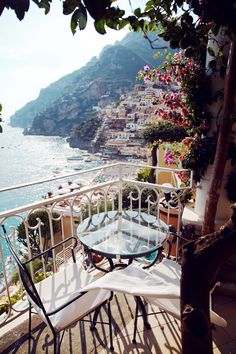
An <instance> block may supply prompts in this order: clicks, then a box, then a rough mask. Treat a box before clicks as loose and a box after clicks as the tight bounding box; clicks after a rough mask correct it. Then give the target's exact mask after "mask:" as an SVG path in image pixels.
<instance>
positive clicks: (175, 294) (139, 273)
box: [84, 264, 179, 298]
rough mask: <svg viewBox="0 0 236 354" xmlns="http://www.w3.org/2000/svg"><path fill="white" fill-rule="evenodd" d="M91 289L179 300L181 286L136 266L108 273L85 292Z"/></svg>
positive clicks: (132, 265) (86, 288) (87, 287)
mask: <svg viewBox="0 0 236 354" xmlns="http://www.w3.org/2000/svg"><path fill="white" fill-rule="evenodd" d="M91 289H107V290H113V291H117V292H121V293H126V294H130V295H134V296H153V297H157V296H158V297H162V298H167V297H168V298H179V284H178V285H176V284H173V283H172V282H167V281H166V280H165V279H163V277H160V276H159V275H158V274H151V273H150V272H149V271H147V270H146V269H142V268H141V267H140V266H137V265H135V264H131V265H129V266H128V267H126V268H124V269H121V270H117V271H114V272H111V273H108V274H106V275H104V276H103V277H101V278H99V279H98V280H96V281H95V282H93V283H92V284H91V285H89V286H86V287H85V288H84V290H85V291H88V290H91Z"/></svg>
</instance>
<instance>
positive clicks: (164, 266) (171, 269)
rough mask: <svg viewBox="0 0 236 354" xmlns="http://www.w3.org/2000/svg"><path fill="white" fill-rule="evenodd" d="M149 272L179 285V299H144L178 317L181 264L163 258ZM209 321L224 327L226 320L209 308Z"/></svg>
mask: <svg viewBox="0 0 236 354" xmlns="http://www.w3.org/2000/svg"><path fill="white" fill-rule="evenodd" d="M150 273H151V274H153V275H157V276H160V277H162V278H163V279H164V280H165V281H166V282H171V283H173V284H175V285H176V286H179V299H173V298H172V299H171V298H169V299H164V298H160V297H156V298H153V297H146V301H147V302H148V303H150V304H152V305H154V306H158V307H159V308H160V309H161V310H164V311H166V312H168V313H169V314H170V315H172V316H173V317H175V318H178V319H180V279H181V266H180V265H179V264H178V263H176V262H175V261H172V260H170V259H167V258H164V259H163V260H162V262H161V263H159V264H158V265H156V266H155V267H152V268H151V269H150ZM210 319H211V323H214V324H216V325H218V326H221V327H226V326H227V322H226V321H225V320H224V318H222V317H220V316H219V315H218V314H217V313H215V312H214V311H213V310H212V309H210Z"/></svg>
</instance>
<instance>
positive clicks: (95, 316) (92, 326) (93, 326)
mask: <svg viewBox="0 0 236 354" xmlns="http://www.w3.org/2000/svg"><path fill="white" fill-rule="evenodd" d="M100 310H101V306H99V307H97V308H96V310H95V311H94V315H93V320H92V323H91V326H90V330H91V331H92V330H94V329H95V326H96V322H97V319H98V315H99V312H100Z"/></svg>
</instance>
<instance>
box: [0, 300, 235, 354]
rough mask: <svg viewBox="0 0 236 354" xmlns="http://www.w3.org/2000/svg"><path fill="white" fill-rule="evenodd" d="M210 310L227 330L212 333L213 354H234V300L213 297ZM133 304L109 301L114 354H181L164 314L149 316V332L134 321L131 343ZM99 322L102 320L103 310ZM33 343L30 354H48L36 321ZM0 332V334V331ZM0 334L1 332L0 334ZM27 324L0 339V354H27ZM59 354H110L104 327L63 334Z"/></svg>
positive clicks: (48, 340)
mask: <svg viewBox="0 0 236 354" xmlns="http://www.w3.org/2000/svg"><path fill="white" fill-rule="evenodd" d="M214 303H215V306H214V309H215V310H216V312H218V313H219V314H220V315H222V316H223V317H224V318H225V319H226V320H227V321H228V326H227V328H220V327H216V329H214V330H213V338H214V342H213V348H214V354H218V353H223V354H230V353H231V354H236V299H235V298H232V297H229V296H224V295H216V296H215V301H214ZM134 306H135V302H134V299H133V298H132V297H131V296H124V295H118V296H115V297H114V299H113V301H112V315H113V332H114V352H113V353H114V354H121V353H125V354H128V353H134V354H136V353H137V354H149V353H151V354H159V353H160V354H178V353H181V337H180V322H179V321H177V320H175V319H174V318H173V317H171V316H170V315H167V314H165V313H162V314H158V315H153V316H149V323H150V325H151V329H150V330H146V329H145V328H144V327H143V321H142V318H139V320H138V333H137V337H136V341H137V343H136V344H133V343H132V337H133V313H134ZM100 317H101V319H104V320H106V313H105V310H103V311H102V313H101V316H100ZM34 328H35V330H34V340H33V341H32V351H31V353H52V352H53V345H52V336H51V334H50V331H49V330H48V329H47V328H46V327H45V326H44V325H42V323H41V322H40V321H39V319H38V318H36V317H35V318H34ZM0 331H1V330H0ZM0 333H1V332H0ZM26 334H27V321H26V322H24V323H22V324H21V325H19V326H17V327H13V328H12V330H11V331H10V332H8V333H7V334H5V335H4V337H1V338H0V343H1V344H0V350H1V353H19V354H21V353H22V354H23V353H27V350H28V349H27V345H28V340H27V335H26ZM61 353H63V354H64V353H66V354H67V353H79V354H87V353H99V354H105V353H110V350H109V337H108V328H107V326H101V325H97V330H96V331H94V332H91V331H90V329H89V324H88V323H86V324H82V323H80V324H77V325H76V326H74V327H73V328H71V329H70V330H68V331H67V332H66V333H65V336H64V338H63V341H62V346H61ZM193 354H195V353H194V351H193ZM198 354H200V353H198Z"/></svg>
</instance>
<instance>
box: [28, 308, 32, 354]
mask: <svg viewBox="0 0 236 354" xmlns="http://www.w3.org/2000/svg"><path fill="white" fill-rule="evenodd" d="M31 308H32V306H31V303H30V302H29V330H28V332H29V340H28V353H29V354H30V340H31V317H32V316H31Z"/></svg>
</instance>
